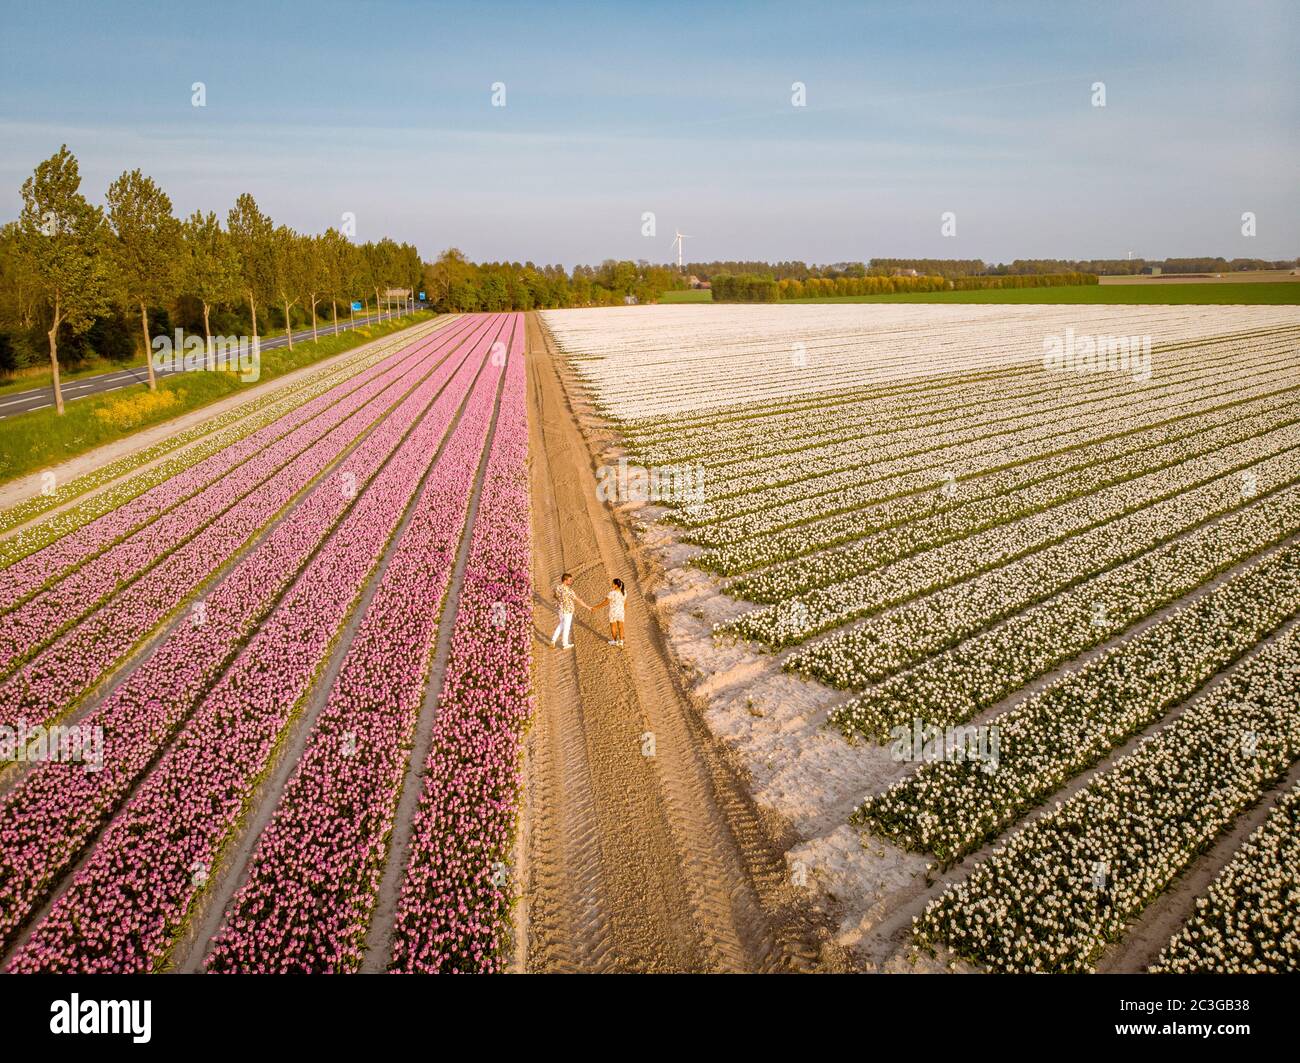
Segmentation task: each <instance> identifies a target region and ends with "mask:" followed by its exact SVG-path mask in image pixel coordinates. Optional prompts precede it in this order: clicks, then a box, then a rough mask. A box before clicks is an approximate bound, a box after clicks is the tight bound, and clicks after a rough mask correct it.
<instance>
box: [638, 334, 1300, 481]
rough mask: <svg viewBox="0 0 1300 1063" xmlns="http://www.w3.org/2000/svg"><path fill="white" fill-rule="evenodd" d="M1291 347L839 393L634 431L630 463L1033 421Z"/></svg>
mask: <svg viewBox="0 0 1300 1063" xmlns="http://www.w3.org/2000/svg"><path fill="white" fill-rule="evenodd" d="M1287 347H1288V344H1287V343H1285V342H1283V341H1282V340H1281V339H1279V338H1278V337H1269V338H1267V339H1264V340H1260V341H1255V342H1253V343H1251V344H1249V345H1244V346H1238V345H1222V344H1220V345H1211V344H1205V345H1198V346H1197V347H1195V348H1191V349H1189V350H1186V351H1178V352H1175V353H1170V354H1168V355H1163V356H1162V357H1161V359H1160V363H1159V366H1160V371H1159V373H1158V374H1155V376H1154V377H1153V380H1151V381H1146V382H1140V381H1135V380H1133V379H1132V378H1131V377H1129V376H1126V375H1122V374H1114V373H1104V374H1094V375H1091V376H1073V375H1067V374H1062V373H1044V372H1043V371H1042V367H1041V366H1035V367H1032V368H1023V369H1017V370H1015V372H1014V375H1008V374H1006V373H1001V374H997V375H996V376H994V377H992V378H989V377H988V376H987V375H982V376H980V377H978V378H976V379H975V380H973V381H972V380H971V379H970V378H968V377H965V376H960V377H956V378H952V379H947V378H945V379H943V380H940V381H935V382H934V384H933V386H932V387H930V388H929V389H928V390H927V391H925V392H917V391H909V392H907V393H896V392H891V393H884V394H880V393H871V392H862V391H858V392H850V393H847V394H846V393H842V392H839V393H834V394H831V395H828V396H826V397H825V398H823V399H822V400H821V401H820V403H819V404H818V405H810V404H801V405H799V406H797V407H796V408H794V409H786V408H783V407H778V410H780V412H779V413H774V412H761V411H746V412H745V413H743V414H737V415H735V416H733V418H732V419H731V420H729V421H725V422H722V423H715V424H709V425H707V426H705V427H703V428H697V429H692V430H684V431H682V432H680V433H679V434H677V435H674V436H669V437H667V438H657V439H654V440H647V439H645V438H643V437H638V436H637V435H636V434H635V433H633V432H626V431H625V432H624V433H623V440H624V446H625V448H626V449H627V450H628V452H629V456H630V457H632V458H634V459H635V460H636V461H638V462H640V463H642V464H648V465H653V464H668V463H671V462H674V461H681V460H683V459H687V458H689V459H692V460H700V461H703V462H704V463H705V464H706V465H708V466H715V465H716V466H725V465H730V464H732V463H735V462H742V461H743V462H753V461H755V460H757V459H760V458H766V459H767V460H774V459H775V458H777V457H779V456H781V455H797V454H799V453H802V452H804V451H825V450H826V448H827V447H828V446H829V445H831V444H832V443H834V442H835V441H836V440H844V441H852V440H863V439H866V438H869V437H870V436H872V435H877V434H879V435H895V436H906V435H908V434H909V433H915V432H917V431H918V430H919V431H921V432H930V431H933V430H934V428H935V427H936V426H938V425H940V424H942V425H946V426H949V427H950V428H955V427H959V426H960V425H962V424H981V423H985V422H991V421H996V420H1000V419H1003V418H1005V416H1006V415H1007V414H1011V415H1013V416H1024V415H1025V414H1026V413H1028V412H1029V411H1031V410H1043V411H1046V410H1049V409H1055V408H1058V407H1074V406H1078V405H1080V404H1083V403H1089V402H1125V401H1132V400H1133V399H1135V398H1137V397H1139V396H1141V395H1143V394H1149V393H1155V392H1157V391H1160V390H1162V389H1163V388H1166V387H1168V386H1170V385H1173V384H1176V383H1178V382H1180V381H1183V382H1185V381H1189V380H1205V379H1208V378H1209V377H1211V376H1213V375H1215V374H1217V373H1219V372H1231V371H1235V370H1240V369H1243V368H1246V367H1247V366H1253V367H1255V368H1261V367H1264V366H1265V365H1267V364H1268V363H1269V362H1270V361H1272V360H1275V359H1276V358H1277V357H1278V356H1279V355H1280V354H1283V353H1284V352H1285V351H1286V350H1287ZM999 415H1002V416H1001V417H999Z"/></svg>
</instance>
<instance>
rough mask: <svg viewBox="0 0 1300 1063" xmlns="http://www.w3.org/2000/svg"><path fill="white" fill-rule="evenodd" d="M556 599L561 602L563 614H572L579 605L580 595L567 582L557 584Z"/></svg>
mask: <svg viewBox="0 0 1300 1063" xmlns="http://www.w3.org/2000/svg"><path fill="white" fill-rule="evenodd" d="M555 600H556V601H557V602H559V603H560V613H561V615H563V616H572V615H573V611H574V610H575V609H576V608H577V606H578V596H577V594H575V593H574V590H573V588H572V587H570V586H569V585H568V584H567V583H557V584H556V585H555Z"/></svg>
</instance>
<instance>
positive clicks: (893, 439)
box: [642, 358, 1294, 521]
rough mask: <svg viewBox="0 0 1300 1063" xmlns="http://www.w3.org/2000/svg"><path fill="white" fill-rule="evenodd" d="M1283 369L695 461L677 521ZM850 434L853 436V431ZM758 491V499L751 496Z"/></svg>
mask: <svg viewBox="0 0 1300 1063" xmlns="http://www.w3.org/2000/svg"><path fill="white" fill-rule="evenodd" d="M1290 369H1291V362H1290V360H1289V359H1288V360H1285V361H1284V360H1283V359H1281V358H1279V359H1278V360H1277V361H1276V362H1275V363H1274V364H1272V365H1270V366H1266V367H1259V366H1255V367H1252V368H1251V369H1249V370H1247V369H1241V370H1233V371H1232V376H1231V379H1230V380H1222V381H1215V382H1213V383H1210V382H1208V381H1207V379H1206V378H1200V379H1196V380H1192V381H1189V382H1184V383H1181V384H1179V385H1177V386H1170V387H1162V388H1160V389H1158V390H1156V389H1153V390H1152V391H1151V392H1144V393H1135V394H1132V395H1128V396H1125V397H1124V398H1123V399H1122V400H1121V401H1115V400H1114V399H1113V398H1107V399H1089V400H1087V401H1086V402H1079V403H1075V402H1062V403H1059V404H1054V405H1050V406H1048V405H1034V406H1030V407H1029V408H1028V409H1023V410H1020V411H1017V412H1015V413H1012V414H1010V415H1007V414H1004V415H1003V416H1000V417H994V418H986V417H985V416H983V414H982V413H981V414H976V415H966V416H963V417H960V418H957V419H954V420H952V421H949V422H946V423H937V422H936V423H935V424H933V425H925V426H922V427H921V428H919V429H916V430H910V431H905V432H886V433H880V434H866V435H862V434H860V430H858V429H853V430H851V431H850V434H849V435H847V436H844V435H842V434H840V435H838V436H837V437H836V438H835V439H834V440H833V441H832V442H831V443H830V444H829V445H828V446H826V447H823V446H816V447H812V448H810V449H809V448H804V449H796V451H795V452H794V453H792V454H786V455H778V456H775V457H772V456H766V455H758V456H755V457H753V458H747V459H745V460H741V461H734V462H731V463H729V464H726V465H712V466H711V465H710V464H709V462H708V461H704V460H701V461H699V462H698V464H700V465H702V467H703V468H704V470H705V474H706V490H705V498H704V500H702V501H700V502H695V501H692V502H691V504H690V515H689V516H688V517H684V518H683V519H685V520H688V521H689V520H694V519H698V514H699V513H700V512H701V511H702V508H703V507H704V506H707V505H709V504H713V505H723V506H725V505H727V504H728V501H729V500H731V499H734V498H736V497H737V496H743V498H742V503H743V505H745V506H752V505H754V504H755V503H761V502H762V501H763V500H764V499H765V498H766V497H767V496H768V494H769V493H772V492H774V491H775V490H776V489H778V488H781V487H785V486H787V485H789V486H793V487H795V488H796V492H795V494H796V496H798V497H803V496H805V495H807V494H810V493H812V494H821V493H824V491H823V488H824V487H825V485H826V482H827V481H828V480H829V481H830V482H833V483H836V484H841V483H844V482H845V481H846V479H847V481H848V482H849V483H850V484H853V483H861V481H862V479H863V477H864V476H875V475H877V474H878V472H879V471H880V470H881V469H885V468H889V467H891V465H892V464H893V463H895V462H899V461H903V462H906V463H907V466H908V467H912V468H915V467H916V465H917V464H918V461H919V462H921V463H923V464H931V465H932V464H934V463H935V462H936V461H941V462H944V463H947V462H948V461H949V460H950V459H953V458H963V457H966V456H968V455H969V454H972V453H988V452H990V451H991V450H1000V449H1004V448H1005V447H1006V445H1007V443H1008V442H1009V441H1015V442H1017V443H1021V442H1024V441H1026V440H1029V439H1038V440H1042V439H1044V438H1047V439H1052V438H1053V437H1052V436H1047V437H1044V435H1043V434H1042V433H1043V426H1044V425H1057V424H1059V423H1060V422H1061V421H1063V420H1065V419H1067V418H1068V419H1070V420H1071V421H1072V422H1073V423H1074V424H1076V425H1078V426H1081V427H1082V426H1085V425H1091V426H1094V427H1100V428H1101V429H1102V430H1103V431H1104V430H1105V429H1106V428H1113V427H1114V426H1115V425H1119V424H1126V423H1127V422H1128V421H1129V419H1130V418H1132V417H1134V416H1137V415H1141V414H1144V413H1149V412H1150V411H1151V410H1152V409H1153V408H1154V407H1156V406H1158V405H1162V404H1170V405H1177V404H1178V403H1180V402H1196V403H1198V407H1196V408H1201V409H1204V408H1206V407H1207V406H1209V405H1210V404H1211V403H1213V402H1214V400H1215V399H1218V400H1219V401H1221V402H1222V401H1231V400H1232V399H1233V398H1236V397H1238V396H1239V395H1240V394H1241V393H1242V392H1243V391H1244V390H1246V389H1248V388H1250V387H1252V386H1257V385H1260V384H1263V385H1265V386H1266V387H1270V388H1271V389H1273V390H1278V389H1279V388H1280V387H1282V386H1284V384H1294V380H1293V379H1289V377H1288V375H1287V374H1288V373H1289V370H1290ZM1166 408H1167V407H1166ZM855 432H857V433H859V434H856V435H855V434H853V433H855ZM695 463H696V462H693V464H695ZM642 464H644V463H642ZM760 490H761V491H762V492H764V494H763V495H760V496H756V495H755V492H756V491H760Z"/></svg>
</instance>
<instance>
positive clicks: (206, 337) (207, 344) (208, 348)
mask: <svg viewBox="0 0 1300 1063" xmlns="http://www.w3.org/2000/svg"><path fill="white" fill-rule="evenodd" d="M211 309H212V307H210V306H208V304H207V301H206V300H205V301H204V303H203V352H204V355H205V357H204V360H203V361H204V364H205V365H206V366H207V367H208V368H209V369H211V368H212V327H211V326H210V325H209V324H208V312H209V311H210V310H211Z"/></svg>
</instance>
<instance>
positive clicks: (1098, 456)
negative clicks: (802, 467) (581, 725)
mask: <svg viewBox="0 0 1300 1063" xmlns="http://www.w3.org/2000/svg"><path fill="white" fill-rule="evenodd" d="M1298 399H1300V385H1297V386H1296V387H1293V388H1286V389H1283V390H1282V391H1280V392H1278V391H1274V392H1272V393H1270V394H1267V395H1264V396H1262V397H1253V398H1251V397H1239V398H1234V399H1232V400H1231V401H1229V402H1227V403H1224V404H1222V405H1219V406H1215V407H1211V408H1210V409H1209V410H1207V411H1205V412H1199V407H1194V408H1193V412H1183V413H1181V414H1180V415H1179V416H1177V417H1175V418H1172V419H1171V418H1166V417H1163V416H1161V415H1152V416H1149V417H1145V418H1143V417H1136V418H1133V419H1132V420H1131V421H1130V422H1129V430H1128V431H1123V432H1115V431H1114V430H1113V429H1112V430H1110V431H1108V432H1106V433H1104V434H1103V435H1102V436H1101V437H1099V438H1091V439H1087V440H1086V441H1084V442H1083V443H1081V444H1078V445H1076V446H1071V447H1068V448H1066V449H1064V450H1055V449H1049V450H1047V451H1043V450H1041V449H1038V450H1037V453H1034V452H1031V453H1030V455H1029V456H1028V457H1027V458H1025V459H1024V460H1022V461H1020V462H1018V463H1016V464H1013V465H1009V466H1000V467H998V468H997V469H994V470H992V471H988V470H983V471H977V472H975V473H974V474H972V475H970V476H967V477H966V478H964V479H961V480H958V479H956V476H955V474H954V477H953V479H952V480H951V481H949V480H946V479H945V480H944V481H942V482H939V483H937V482H936V479H935V478H934V476H933V474H932V473H922V474H915V473H913V474H906V475H905V476H904V477H902V478H900V479H899V480H897V481H895V483H896V484H898V483H905V482H906V481H907V480H909V479H911V480H915V479H917V478H918V476H919V477H923V479H922V482H921V486H920V487H919V488H916V489H913V490H911V491H910V492H908V493H904V494H896V495H894V496H892V497H890V498H886V499H885V500H884V501H882V502H875V503H871V504H868V505H864V506H863V507H861V508H859V509H855V510H850V511H849V512H847V513H839V514H833V515H831V516H817V517H814V518H813V519H811V520H807V521H804V522H802V523H796V524H794V525H792V526H789V527H780V528H777V529H776V530H773V531H766V532H759V531H756V532H754V533H753V534H752V535H750V536H749V537H747V538H741V539H737V540H735V541H731V542H728V543H726V544H725V545H722V546H716V547H711V548H706V549H705V550H703V551H702V552H701V553H700V554H699V555H697V556H696V557H695V558H694V559H693V564H695V565H696V566H698V567H700V568H704V569H708V570H710V571H714V572H719V573H721V574H723V575H734V574H736V573H739V572H747V571H749V570H751V569H755V568H759V567H761V566H763V565H768V564H772V563H775V562H781V561H785V560H789V559H793V558H796V557H802V556H804V555H806V554H811V553H815V552H816V551H818V550H825V549H829V548H831V547H834V546H838V545H842V544H844V543H849V542H854V541H856V540H858V539H863V538H866V537H867V536H869V535H872V534H875V533H876V532H878V531H880V530H881V529H885V528H891V527H894V526H895V525H898V524H904V523H906V522H908V521H910V520H919V519H923V518H925V517H929V516H932V515H934V514H936V513H944V512H947V511H949V510H952V509H955V508H957V507H959V506H963V505H966V504H968V503H970V502H975V501H979V500H980V499H984V498H990V497H992V496H994V495H999V494H1002V493H1004V492H1010V491H1016V490H1020V489H1022V488H1025V487H1029V486H1032V485H1034V484H1037V483H1040V482H1042V481H1046V480H1051V479H1053V478H1055V477H1059V476H1064V475H1066V474H1068V473H1073V472H1076V471H1078V470H1080V469H1084V468H1088V467H1090V466H1093V465H1097V464H1099V463H1101V462H1107V461H1112V460H1114V459H1116V458H1122V457H1125V456H1127V455H1131V454H1136V453H1138V452H1140V451H1143V450H1148V449H1153V448H1156V447H1163V446H1166V445H1167V444H1170V443H1174V442H1177V441H1179V440H1183V439H1187V438H1189V437H1192V436H1195V435H1197V434H1199V433H1202V432H1208V431H1211V430H1214V429H1218V428H1221V427H1222V426H1224V425H1227V424H1233V423H1235V422H1237V421H1245V420H1256V419H1258V418H1262V417H1264V416H1265V415H1267V414H1270V413H1272V412H1274V411H1277V410H1286V411H1293V410H1294V409H1295V408H1296V406H1297V400H1298ZM772 512H775V511H772ZM741 519H742V520H748V519H751V518H741ZM719 528H721V526H720V525H714V526H712V529H719ZM712 529H697V530H696V531H691V532H687V533H685V537H686V538H688V539H691V540H695V539H698V538H704V537H705V536H703V535H701V534H700V532H702V531H703V532H708V531H710V530H712Z"/></svg>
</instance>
